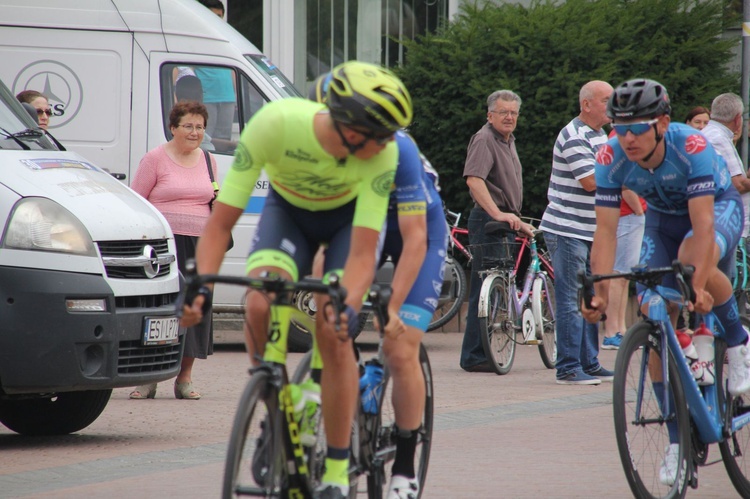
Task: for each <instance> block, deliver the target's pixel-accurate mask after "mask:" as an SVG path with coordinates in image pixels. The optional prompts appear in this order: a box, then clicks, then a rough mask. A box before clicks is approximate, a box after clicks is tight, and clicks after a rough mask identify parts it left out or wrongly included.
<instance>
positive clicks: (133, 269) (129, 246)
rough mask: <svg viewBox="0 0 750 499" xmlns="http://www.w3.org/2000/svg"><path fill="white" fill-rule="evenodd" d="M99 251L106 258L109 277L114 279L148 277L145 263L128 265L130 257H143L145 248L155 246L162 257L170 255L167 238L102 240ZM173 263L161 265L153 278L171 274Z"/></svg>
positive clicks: (99, 243) (105, 265) (105, 264)
mask: <svg viewBox="0 0 750 499" xmlns="http://www.w3.org/2000/svg"><path fill="white" fill-rule="evenodd" d="M97 244H98V245H99V251H100V252H101V254H102V258H104V268H105V270H106V271H107V277H110V278H113V279H147V278H148V276H147V275H146V267H145V266H144V265H143V264H138V263H133V265H128V259H137V258H141V257H143V255H144V248H145V247H146V246H147V245H148V246H151V247H152V248H154V250H155V251H156V254H157V255H158V256H160V257H162V256H166V255H169V243H168V241H167V240H166V239H159V240H147V241H100V242H98V243H97ZM170 266H171V264H165V265H160V266H159V270H158V272H156V274H155V275H154V276H152V277H151V279H154V278H157V277H163V276H166V275H168V274H169V269H170Z"/></svg>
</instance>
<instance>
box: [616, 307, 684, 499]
mask: <svg viewBox="0 0 750 499" xmlns="http://www.w3.org/2000/svg"><path fill="white" fill-rule="evenodd" d="M660 343H661V339H660V336H659V332H658V330H657V329H656V328H655V327H654V326H653V324H650V323H648V322H640V323H638V324H636V325H635V326H633V327H632V328H630V330H629V331H628V332H627V334H626V335H625V339H624V340H623V342H622V345H621V346H620V349H619V351H618V352H617V359H616V361H615V378H614V382H613V391H612V407H613V411H614V422H615V436H616V438H617V448H618V450H619V454H620V461H621V462H622V467H623V470H624V471H625V476H626V477H627V479H628V484H629V485H630V489H631V490H632V491H633V495H634V496H635V497H638V498H675V497H684V495H685V491H686V488H687V480H686V474H687V462H688V459H689V455H690V454H689V449H690V419H689V414H688V410H687V403H686V401H685V394H684V391H683V386H682V380H681V379H680V377H679V374H678V373H677V368H676V364H675V362H677V361H676V360H675V358H674V357H673V356H672V354H671V353H669V363H668V369H669V380H670V382H669V385H668V386H669V387H670V388H671V390H670V391H671V394H672V397H670V406H672V407H673V409H674V410H671V411H669V412H670V413H671V414H669V415H667V416H666V417H663V414H664V412H663V411H662V408H661V404H662V398H661V395H660V394H658V390H655V387H654V382H655V380H656V381H657V382H658V381H659V378H661V377H662V376H661V361H660V356H661V355H663V354H665V352H664V350H663V349H662V346H661V344H660ZM649 361H651V368H649ZM652 375H653V376H654V378H655V379H654V378H652ZM665 388H666V387H665ZM665 420H669V421H674V422H676V424H677V434H678V439H677V440H678V441H677V442H676V443H677V444H678V445H679V452H678V456H677V470H676V476H677V479H676V480H675V481H674V483H672V484H669V483H662V480H661V478H662V477H661V476H660V475H661V474H662V473H661V469H662V466H663V464H664V459H665V457H666V451H667V448H668V447H669V444H670V440H669V434H668V425H667V424H666V423H665Z"/></svg>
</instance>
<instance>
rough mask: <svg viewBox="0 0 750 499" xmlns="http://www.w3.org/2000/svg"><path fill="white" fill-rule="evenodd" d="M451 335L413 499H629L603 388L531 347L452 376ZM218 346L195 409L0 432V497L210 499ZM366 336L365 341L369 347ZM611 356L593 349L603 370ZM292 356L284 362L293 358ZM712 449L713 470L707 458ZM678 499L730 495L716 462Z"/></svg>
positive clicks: (128, 411)
mask: <svg viewBox="0 0 750 499" xmlns="http://www.w3.org/2000/svg"><path fill="white" fill-rule="evenodd" d="M461 337H462V335H461V333H456V332H453V333H446V332H437V333H428V334H427V335H426V336H425V341H424V342H425V345H426V347H427V349H428V352H429V354H430V360H431V363H432V369H433V375H434V379H435V431H434V435H433V438H434V445H433V449H432V455H431V459H430V465H429V473H428V480H427V486H426V488H425V490H424V494H423V497H425V498H469V497H471V498H475V499H483V498H539V497H544V498H589V497H607V498H619V497H630V496H631V494H630V491H629V489H628V486H627V483H626V481H625V477H624V475H623V473H622V470H621V467H620V461H619V458H618V454H617V446H616V443H615V438H614V430H613V424H612V409H611V400H612V396H611V384H610V383H604V384H602V385H600V386H585V387H572V386H560V385H556V384H555V381H554V372H553V371H551V370H547V369H545V368H544V366H543V364H542V361H541V359H540V357H539V354H538V350H537V348H536V347H530V346H524V347H519V348H518V349H517V355H516V362H515V364H514V366H513V369H512V370H511V372H510V373H509V374H508V375H506V376H496V375H494V374H482V373H465V372H463V371H462V370H461V369H460V368H459V367H458V357H459V351H460V347H461ZM236 338H239V336H238V335H235V337H234V338H232V335H231V334H230V335H228V334H226V333H223V334H220V335H218V340H219V342H220V343H223V345H217V351H216V353H215V354H214V355H213V356H212V357H209V359H208V360H206V361H198V362H196V366H195V369H194V383H195V385H196V388H197V389H199V390H200V391H201V392H202V393H203V398H202V399H201V400H198V401H186V400H175V398H174V395H173V393H172V384H171V382H164V383H161V384H160V385H159V388H158V392H157V396H156V399H155V400H129V399H128V394H129V392H130V389H118V390H115V391H114V393H113V395H112V400H111V401H110V403H109V405H108V406H107V408H106V410H105V411H104V413H103V414H102V415H101V416H100V417H99V419H98V420H97V421H95V422H94V423H93V424H92V425H91V426H90V427H89V428H86V429H85V430H83V431H81V432H79V433H78V434H75V435H68V436H63V437H54V438H52V437H41V438H25V437H21V436H18V435H16V434H13V433H12V432H10V431H8V430H7V429H5V428H4V427H0V498H16V497H22V498H41V497H44V498H76V497H95V498H98V497H102V498H103V497H106V498H108V499H118V498H131V497H138V498H161V497H167V496H169V497H181V498H213V497H218V496H219V491H220V484H221V478H222V473H223V460H224V452H225V449H226V439H227V436H228V434H229V430H230V426H231V422H232V418H233V414H234V410H235V407H236V404H237V401H238V398H239V394H240V392H241V390H242V387H243V386H244V383H245V382H246V380H247V367H248V360H247V356H246V354H245V353H244V351H242V350H241V349H240V348H236V347H233V346H232V345H228V344H227V342H231V341H234V340H235V339H236ZM374 338H375V336H374V333H365V338H364V340H365V341H366V342H367V341H369V342H372V341H373V340H374ZM615 354H616V352H614V351H602V353H601V356H600V358H601V361H602V364H603V365H604V366H605V367H607V368H613V366H614V358H615ZM299 357H300V355H299V354H292V355H291V356H290V364H291V365H294V364H295V363H296V362H297V361H298V360H299ZM719 457H720V456H719V452H718V449H717V448H716V446H712V447H711V450H710V457H709V459H711V460H716V459H719ZM688 496H689V497H696V498H727V497H736V492H735V491H734V488H733V487H732V486H731V484H730V482H729V478H728V477H727V475H726V472H725V471H724V467H723V465H722V464H721V463H718V464H716V465H713V466H709V467H706V468H701V470H700V488H699V489H698V490H697V491H694V490H690V491H689V492H688Z"/></svg>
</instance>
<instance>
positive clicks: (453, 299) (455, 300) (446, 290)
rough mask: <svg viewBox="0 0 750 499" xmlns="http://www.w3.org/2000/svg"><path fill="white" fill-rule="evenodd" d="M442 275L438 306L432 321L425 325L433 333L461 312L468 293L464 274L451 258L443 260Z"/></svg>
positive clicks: (461, 268)
mask: <svg viewBox="0 0 750 499" xmlns="http://www.w3.org/2000/svg"><path fill="white" fill-rule="evenodd" d="M443 275H444V276H445V278H444V279H443V282H444V286H443V290H442V291H441V294H440V298H439V299H438V306H437V308H436V309H435V313H434V314H433V316H432V321H431V322H430V323H429V324H428V325H427V331H434V330H435V329H437V328H439V327H443V326H444V325H446V324H448V322H450V321H451V319H453V318H454V317H455V316H456V314H458V312H459V311H460V310H461V305H463V303H464V300H465V299H466V293H467V291H468V290H467V284H466V273H465V272H464V269H463V267H461V265H460V264H459V263H458V262H457V261H456V259H455V258H453V257H452V256H447V257H446V258H445V270H444V271H443ZM451 278H452V280H451ZM446 284H447V286H446Z"/></svg>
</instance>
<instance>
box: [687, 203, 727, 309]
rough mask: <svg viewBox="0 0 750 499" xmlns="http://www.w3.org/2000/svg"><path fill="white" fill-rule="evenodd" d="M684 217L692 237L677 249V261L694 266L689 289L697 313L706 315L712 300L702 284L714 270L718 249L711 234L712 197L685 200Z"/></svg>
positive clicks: (712, 226)
mask: <svg viewBox="0 0 750 499" xmlns="http://www.w3.org/2000/svg"><path fill="white" fill-rule="evenodd" d="M688 214H689V215H690V223H691V225H692V227H693V236H692V237H690V238H688V239H686V240H685V242H683V244H682V245H681V246H680V252H679V254H678V258H679V259H680V261H682V262H684V263H686V264H689V265H693V266H695V274H693V288H694V289H695V295H696V299H695V303H694V304H693V306H694V307H695V310H696V311H697V312H699V313H708V312H710V311H711V308H712V307H713V297H712V296H711V295H710V294H709V293H708V292H707V290H706V284H707V281H708V279H709V278H710V276H711V274H712V273H713V272H714V270H715V269H716V263H717V262H718V254H717V252H718V248H717V247H716V242H715V233H714V197H713V196H700V197H696V198H692V199H690V200H689V201H688Z"/></svg>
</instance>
